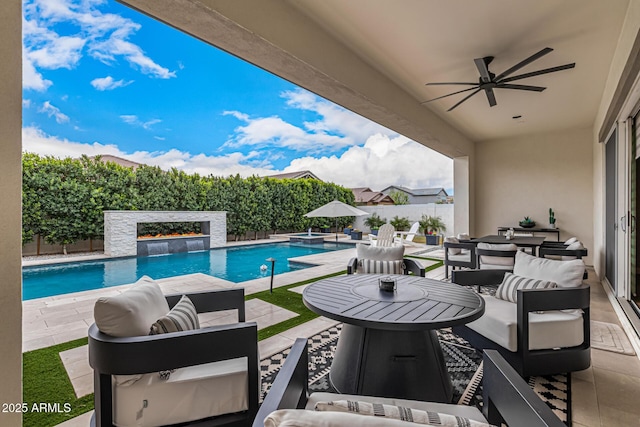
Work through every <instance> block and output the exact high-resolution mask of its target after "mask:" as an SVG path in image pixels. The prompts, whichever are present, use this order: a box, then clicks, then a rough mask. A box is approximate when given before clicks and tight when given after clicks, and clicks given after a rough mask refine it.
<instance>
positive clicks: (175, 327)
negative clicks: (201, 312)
mask: <svg viewBox="0 0 640 427" xmlns="http://www.w3.org/2000/svg"><path fill="white" fill-rule="evenodd" d="M194 329H200V322H199V321H198V312H197V311H196V307H195V306H194V305H193V302H191V300H190V299H189V297H188V296H186V295H183V296H182V298H180V301H178V303H177V304H176V305H175V306H173V308H172V309H171V311H170V312H168V313H167V314H166V315H164V316H162V317H161V318H159V319H158V320H156V322H155V323H154V324H153V325H151V330H150V331H149V335H159V334H168V333H169V332H181V331H192V330H194Z"/></svg>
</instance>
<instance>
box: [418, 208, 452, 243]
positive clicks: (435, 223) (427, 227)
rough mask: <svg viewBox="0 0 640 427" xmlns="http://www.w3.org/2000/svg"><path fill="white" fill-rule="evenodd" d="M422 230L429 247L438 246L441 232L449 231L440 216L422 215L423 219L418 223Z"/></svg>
mask: <svg viewBox="0 0 640 427" xmlns="http://www.w3.org/2000/svg"><path fill="white" fill-rule="evenodd" d="M418 222H419V224H420V228H421V229H422V230H423V232H424V236H425V238H426V240H427V245H437V244H438V240H439V236H438V233H439V232H441V231H447V226H446V225H444V222H442V218H440V217H439V216H430V215H422V219H421V220H420V221H418Z"/></svg>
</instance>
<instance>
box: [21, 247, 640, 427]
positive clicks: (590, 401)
mask: <svg viewBox="0 0 640 427" xmlns="http://www.w3.org/2000/svg"><path fill="white" fill-rule="evenodd" d="M252 243H255V242H252ZM424 249H425V247H424V246H423V247H422V248H418V247H407V248H406V252H407V253H413V252H419V251H422V250H424ZM438 255H440V256H441V255H442V251H435V252H430V253H429V256H435V257H438ZM353 256H355V249H347V250H344V251H335V252H328V253H324V254H318V255H310V256H306V257H301V258H302V259H304V261H305V262H311V263H314V264H318V266H317V267H311V268H307V269H304V270H299V271H295V272H291V273H286V274H281V275H278V276H276V279H275V282H274V287H279V286H284V285H288V284H291V283H295V282H299V281H302V280H306V279H309V278H314V277H318V276H321V275H325V274H329V273H332V272H336V271H341V270H344V269H345V267H346V261H347V260H348V259H349V258H351V257H353ZM427 277H430V278H434V279H439V280H440V279H444V268H438V269H436V270H432V271H430V272H427ZM589 277H590V279H589V280H588V282H589V284H590V285H591V298H592V299H591V318H592V320H598V321H602V322H609V323H616V324H620V322H619V320H618V317H617V316H616V314H615V312H614V309H613V307H612V306H611V304H610V302H609V300H608V297H607V294H606V292H605V290H604V288H603V287H602V285H601V284H600V282H599V281H597V280H594V279H593V278H594V277H595V273H594V272H593V270H591V271H590V275H589ZM158 282H159V283H160V286H161V288H162V290H163V292H164V293H181V292H189V291H195V290H204V289H220V288H229V287H235V286H238V285H237V284H235V283H231V282H228V281H225V280H221V279H217V278H213V277H211V276H207V275H204V274H192V275H188V276H181V277H174V278H170V279H162V280H158ZM242 286H244V287H245V292H246V293H247V294H251V293H254V292H258V291H261V290H264V289H268V287H269V278H261V279H256V280H251V281H248V282H244V283H243V284H242ZM127 287H128V285H124V286H118V287H114V288H110V289H109V290H105V289H100V290H95V291H86V292H80V293H77V294H71V295H63V296H57V297H49V298H41V299H37V300H30V301H25V302H24V303H23V310H24V312H23V351H29V350H33V349H37V348H43V347H48V346H51V345H54V344H58V343H62V342H66V341H70V340H73V339H77V338H81V337H86V334H87V328H88V327H89V325H90V324H91V323H93V304H94V302H95V300H96V298H98V297H99V296H105V295H114V294H116V293H121V292H123V291H124V290H126V288H127ZM302 288H303V287H299V288H295V289H293V290H292V291H294V292H302ZM294 315H295V314H294V313H291V312H289V311H287V310H284V309H282V308H280V307H275V306H272V305H270V304H268V303H265V302H263V301H258V300H252V301H248V302H247V320H248V321H256V322H257V323H258V328H259V329H261V328H264V327H266V326H269V325H272V324H275V323H278V322H281V321H283V320H285V319H287V318H290V317H292V316H294ZM229 316H231V317H229ZM231 318H235V315H233V314H230V313H223V314H221V315H220V314H217V315H213V316H209V317H207V318H205V319H202V322H203V324H205V325H210V324H215V323H225V322H226V321H229V320H230V319H231ZM335 323H336V322H335V321H333V320H330V319H326V318H323V317H320V318H317V319H314V320H312V321H310V322H307V323H305V324H302V325H299V326H297V327H294V328H292V329H289V330H287V331H285V332H282V333H280V334H278V335H276V336H273V337H271V338H268V339H266V340H263V341H261V342H260V344H259V349H260V356H261V357H266V356H269V355H271V354H273V353H276V352H278V351H281V350H282V349H284V348H287V347H289V346H290V345H291V344H292V343H293V341H294V340H295V338H297V337H301V336H312V335H314V334H316V333H317V332H320V331H322V330H324V329H326V328H328V327H330V326H332V325H334V324H335ZM61 357H62V358H63V361H64V363H65V367H66V368H67V372H68V373H69V376H70V378H71V380H72V383H73V385H74V389H75V390H76V393H77V394H78V395H79V396H80V395H85V394H88V393H91V392H92V391H93V390H92V388H93V384H92V372H91V369H90V368H89V365H88V363H87V347H86V346H83V347H80V348H77V349H73V350H69V351H66V352H63V353H61ZM639 396H640V359H639V358H638V356H628V355H622V354H616V353H612V352H607V351H602V350H597V349H592V366H591V367H590V368H589V369H586V370H584V371H581V372H577V373H574V374H573V375H572V410H573V425H574V426H578V427H580V426H588V427H591V426H606V427H609V426H632V425H634V426H635V425H638V426H640V405H638V404H637V400H638V397H639ZM90 417H91V412H90V413H87V414H84V415H81V416H79V417H77V418H74V419H73V420H70V421H67V422H65V423H63V424H60V426H64V427H75V426H87V425H88V424H89V419H90Z"/></svg>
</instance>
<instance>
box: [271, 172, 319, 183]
mask: <svg viewBox="0 0 640 427" xmlns="http://www.w3.org/2000/svg"><path fill="white" fill-rule="evenodd" d="M267 178H276V179H286V178H291V179H300V178H311V179H317V180H318V181H322V180H321V179H320V178H318V177H317V176H315V175H314V174H313V173H312V172H311V171H299V172H287V173H279V174H276V175H269V176H267Z"/></svg>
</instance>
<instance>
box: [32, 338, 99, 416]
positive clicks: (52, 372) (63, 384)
mask: <svg viewBox="0 0 640 427" xmlns="http://www.w3.org/2000/svg"><path fill="white" fill-rule="evenodd" d="M87 342H88V339H87V338H80V339H77V340H74V341H69V342H66V343H63V344H58V345H54V346H52V347H47V348H42V349H39V350H33V351H29V352H26V353H24V354H23V355H22V365H23V376H24V380H23V385H22V387H23V402H24V403H26V404H27V408H28V411H26V412H25V413H23V421H22V424H23V425H25V426H29V427H49V426H55V425H57V424H60V423H62V422H64V421H67V420H69V419H71V418H74V417H77V416H78V415H81V414H84V413H85V412H88V411H90V410H92V409H93V394H90V395H88V396H83V397H81V398H80V399H78V398H76V394H75V391H74V390H73V385H71V381H70V380H69V377H68V375H67V371H66V370H65V368H64V365H63V363H62V360H61V359H60V354H59V353H60V352H62V351H65V350H70V349H72V348H76V347H80V346H82V345H86V344H87ZM41 403H42V404H49V406H48V408H44V407H42V408H41V407H40V404H41ZM51 404H54V405H51ZM65 404H68V407H65ZM34 405H35V406H34ZM67 408H68V409H70V411H69V412H68V413H66V412H65V410H66V409H67ZM40 411H42V412H40Z"/></svg>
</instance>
